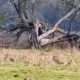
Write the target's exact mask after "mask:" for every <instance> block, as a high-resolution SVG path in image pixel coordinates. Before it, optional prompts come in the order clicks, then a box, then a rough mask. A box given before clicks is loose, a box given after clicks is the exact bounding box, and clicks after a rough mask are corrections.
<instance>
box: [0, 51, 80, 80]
mask: <svg viewBox="0 0 80 80" xmlns="http://www.w3.org/2000/svg"><path fill="white" fill-rule="evenodd" d="M3 51H4V50H3ZM5 51H6V50H5ZM10 51H11V50H10ZM12 51H13V50H12ZM18 51H19V52H20V51H22V52H24V51H25V50H17V52H18ZM28 51H29V50H28ZM36 51H37V52H40V50H36ZM45 51H46V52H49V53H52V52H53V50H50V51H49V50H45ZM13 52H14V51H13ZM41 52H43V54H44V51H41ZM55 52H58V51H55ZM61 52H62V53H63V51H61ZM73 53H74V54H75V53H76V52H73ZM16 54H17V53H16ZM43 54H41V55H43ZM77 54H78V53H77ZM77 54H75V55H76V56H77ZM78 56H79V54H78ZM26 77H27V78H28V79H27V80H80V65H79V59H78V63H77V64H75V65H69V64H66V65H63V64H58V63H55V64H44V63H38V64H37V63H36V64H34V63H29V62H20V61H17V62H16V61H14V60H13V59H12V58H10V59H9V58H7V59H6V60H2V61H0V80H23V79H24V78H26Z"/></svg>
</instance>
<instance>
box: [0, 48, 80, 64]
mask: <svg viewBox="0 0 80 80" xmlns="http://www.w3.org/2000/svg"><path fill="white" fill-rule="evenodd" d="M79 56H80V54H79V51H77V50H76V49H73V50H70V49H65V50H60V49H43V50H40V49H10V48H9V49H5V48H0V60H1V61H5V60H12V61H13V62H26V63H34V64H54V63H55V62H58V63H59V62H61V63H63V64H68V63H69V62H72V63H75V62H77V63H79V62H80V60H79Z"/></svg>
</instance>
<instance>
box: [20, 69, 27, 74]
mask: <svg viewBox="0 0 80 80" xmlns="http://www.w3.org/2000/svg"><path fill="white" fill-rule="evenodd" d="M20 72H21V73H23V74H27V73H28V72H27V71H26V70H20Z"/></svg>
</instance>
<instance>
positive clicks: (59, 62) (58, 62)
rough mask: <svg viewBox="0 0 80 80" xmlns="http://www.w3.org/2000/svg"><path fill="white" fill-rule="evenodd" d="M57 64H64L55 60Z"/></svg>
mask: <svg viewBox="0 0 80 80" xmlns="http://www.w3.org/2000/svg"><path fill="white" fill-rule="evenodd" d="M55 62H56V63H57V64H64V63H63V62H62V61H59V60H56V61H55Z"/></svg>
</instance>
